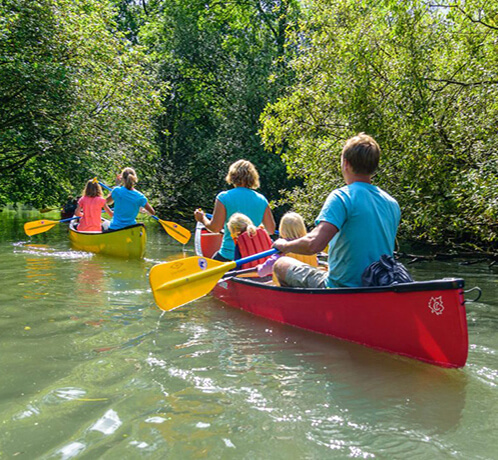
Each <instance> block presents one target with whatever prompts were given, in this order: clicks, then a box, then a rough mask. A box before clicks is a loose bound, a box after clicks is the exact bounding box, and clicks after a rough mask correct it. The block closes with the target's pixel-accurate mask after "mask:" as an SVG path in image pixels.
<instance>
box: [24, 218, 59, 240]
mask: <svg viewBox="0 0 498 460" xmlns="http://www.w3.org/2000/svg"><path fill="white" fill-rule="evenodd" d="M58 223H59V221H58V220H46V219H44V220H35V221H33V222H26V223H25V224H24V232H25V233H26V235H28V236H33V235H38V233H43V232H47V231H48V230H50V229H51V228H53V227H54V226H55V225H56V224H58Z"/></svg>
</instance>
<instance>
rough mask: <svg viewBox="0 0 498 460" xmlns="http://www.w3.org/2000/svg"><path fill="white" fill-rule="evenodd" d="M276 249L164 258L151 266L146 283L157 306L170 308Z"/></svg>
mask: <svg viewBox="0 0 498 460" xmlns="http://www.w3.org/2000/svg"><path fill="white" fill-rule="evenodd" d="M277 252H278V251H277V250H276V249H269V250H268V251H265V252H260V253H259V254H254V255H252V256H249V257H244V258H243V259H239V260H234V261H233V262H219V261H217V260H213V259H206V258H204V257H197V256H196V257H188V258H186V259H179V260H175V261H173V262H165V263H162V264H158V265H154V266H153V267H152V269H151V271H150V273H149V283H150V286H151V288H152V293H153V294H154V299H155V300H156V303H157V305H158V306H159V308H161V309H162V310H172V309H173V308H177V307H180V306H182V305H185V304H186V303H189V302H192V301H193V300H196V299H198V298H200V297H202V296H205V295H206V294H208V293H209V292H210V291H211V290H212V289H213V288H214V287H215V286H216V283H217V282H218V281H219V279H220V278H221V277H222V276H223V275H224V274H225V273H226V272H228V271H229V270H232V269H234V268H236V267H241V266H242V265H244V264H247V263H249V262H253V261H255V260H259V259H263V258H265V257H268V256H271V255H273V254H275V253H277Z"/></svg>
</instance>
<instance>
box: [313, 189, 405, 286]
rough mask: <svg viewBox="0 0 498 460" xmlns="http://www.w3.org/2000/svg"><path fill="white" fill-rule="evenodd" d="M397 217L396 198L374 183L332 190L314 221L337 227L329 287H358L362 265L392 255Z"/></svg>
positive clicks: (399, 212)
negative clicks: (384, 255) (383, 255)
mask: <svg viewBox="0 0 498 460" xmlns="http://www.w3.org/2000/svg"><path fill="white" fill-rule="evenodd" d="M400 218H401V211H400V209H399V205H398V203H397V201H396V200H395V199H394V198H393V197H392V196H390V195H389V194H388V193H386V192H384V191H383V190H382V189H380V188H379V187H376V186H375V185H372V184H368V183H365V182H353V183H352V184H350V185H346V186H345V187H342V188H339V189H336V190H334V191H333V192H332V193H331V194H330V195H329V196H328V198H327V200H326V201H325V204H324V205H323V208H322V210H321V211H320V214H319V216H318V218H317V219H316V222H315V223H316V225H318V224H319V223H320V222H323V221H324V222H328V223H330V224H333V225H335V226H336V227H337V228H338V229H339V232H338V233H337V234H336V235H335V236H334V238H332V240H331V241H330V243H329V260H328V262H329V278H328V282H327V284H328V287H343V286H347V287H358V286H361V275H362V274H363V271H364V270H365V268H366V267H368V266H369V265H370V264H371V263H372V262H375V261H377V260H379V259H380V256H381V255H382V254H388V255H392V254H393V251H394V242H395V239H396V232H397V230H398V225H399V221H400Z"/></svg>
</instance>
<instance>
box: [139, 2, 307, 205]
mask: <svg viewBox="0 0 498 460" xmlns="http://www.w3.org/2000/svg"><path fill="white" fill-rule="evenodd" d="M148 6H149V7H148V16H147V17H146V18H145V24H144V26H143V27H142V29H141V32H140V34H139V37H140V39H141V42H142V43H144V44H146V45H147V46H148V48H149V50H150V53H151V58H152V59H153V60H154V62H156V63H157V68H158V78H159V81H161V82H167V83H168V85H170V87H171V93H170V97H169V98H167V100H166V101H165V109H166V115H164V116H162V117H160V118H159V120H158V126H157V129H158V132H159V146H160V150H161V161H160V163H159V165H158V171H159V174H158V176H157V183H156V184H155V188H156V189H157V190H158V191H160V193H161V194H162V199H161V204H162V206H163V207H164V208H166V210H167V211H168V213H170V212H173V211H175V210H178V209H179V208H183V209H185V210H187V209H188V210H189V212H190V211H191V209H192V208H193V207H196V206H203V207H205V208H207V209H210V208H211V207H212V204H213V199H214V196H215V195H216V193H217V192H218V191H219V190H220V189H224V188H226V187H227V185H226V183H225V182H224V177H225V175H226V172H227V169H228V166H229V164H230V163H232V162H233V161H235V160H237V159H240V158H246V159H249V160H251V161H253V162H254V163H255V164H256V166H257V168H258V169H259V171H260V174H261V178H262V192H263V193H265V194H266V195H267V196H268V197H269V198H270V199H272V198H277V197H278V196H279V195H278V191H279V190H280V189H281V188H284V187H285V186H286V184H287V183H289V182H288V181H287V179H286V173H285V168H284V166H283V164H282V162H281V160H280V158H279V157H278V156H276V155H274V156H271V155H268V154H267V153H266V152H265V151H264V149H263V146H262V142H261V139H260V137H259V134H258V130H259V128H260V122H259V117H260V114H261V112H262V111H263V109H264V107H265V105H266V104H267V103H268V102H269V101H273V100H276V98H277V97H278V95H280V94H281V93H282V90H283V89H284V88H285V84H286V83H287V82H288V81H289V79H290V77H291V74H290V73H289V71H288V69H287V67H286V61H287V60H288V59H289V55H290V51H289V50H288V49H287V48H286V29H288V28H290V27H292V25H293V21H294V20H295V17H296V15H297V11H298V9H297V5H296V4H295V3H294V2H293V1H287V0H282V1H257V0H234V1H230V2H218V1H212V0H210V1H201V0H193V1H191V2H184V1H181V0H171V1H168V2H162V3H157V4H156V8H155V9H153V8H152V5H148Z"/></svg>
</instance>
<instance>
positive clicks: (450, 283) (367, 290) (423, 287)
mask: <svg viewBox="0 0 498 460" xmlns="http://www.w3.org/2000/svg"><path fill="white" fill-rule="evenodd" d="M221 281H223V279H222V280H221ZM221 281H220V282H221ZM230 281H233V282H235V283H242V284H249V285H252V286H254V287H258V288H261V289H269V290H272V291H279V292H291V293H294V294H320V295H334V294H371V293H373V292H420V291H434V290H437V291H446V290H451V289H463V288H464V286H465V281H464V280H463V279H462V278H448V279H441V280H431V281H414V282H413V283H402V284H401V283H400V284H394V285H391V286H369V287H354V288H353V287H344V288H328V289H310V288H296V287H285V286H273V285H269V284H264V283H262V282H260V281H255V280H252V279H251V278H236V277H234V278H230Z"/></svg>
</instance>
